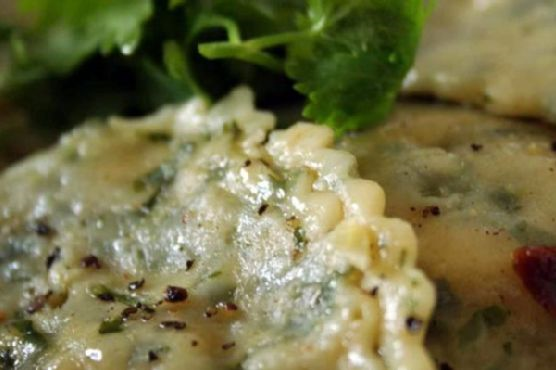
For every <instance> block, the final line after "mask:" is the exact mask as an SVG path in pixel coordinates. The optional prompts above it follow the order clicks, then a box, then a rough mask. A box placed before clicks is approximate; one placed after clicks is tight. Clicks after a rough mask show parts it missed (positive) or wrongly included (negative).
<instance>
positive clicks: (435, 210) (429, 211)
mask: <svg viewBox="0 0 556 370" xmlns="http://www.w3.org/2000/svg"><path fill="white" fill-rule="evenodd" d="M421 213H422V216H423V218H427V217H428V216H429V215H433V216H440V207H438V206H427V207H425V208H423V211H422V212H421Z"/></svg>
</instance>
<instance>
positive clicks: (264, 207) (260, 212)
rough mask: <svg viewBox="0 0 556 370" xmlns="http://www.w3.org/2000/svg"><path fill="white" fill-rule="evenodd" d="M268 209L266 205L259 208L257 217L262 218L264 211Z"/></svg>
mask: <svg viewBox="0 0 556 370" xmlns="http://www.w3.org/2000/svg"><path fill="white" fill-rule="evenodd" d="M267 209H268V204H263V205H261V206H260V207H259V211H258V214H259V216H262V214H263V213H265V211H266V210H267Z"/></svg>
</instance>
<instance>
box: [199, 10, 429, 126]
mask: <svg viewBox="0 0 556 370" xmlns="http://www.w3.org/2000/svg"><path fill="white" fill-rule="evenodd" d="M264 3H266V2H263V4H264ZM303 3H305V9H304V10H300V7H299V6H297V7H291V8H290V18H291V19H297V23H296V25H291V24H289V23H288V22H285V25H287V26H289V28H288V27H285V28H281V29H280V32H274V33H268V34H255V35H253V36H255V37H251V38H245V35H240V33H239V32H238V33H237V37H233V38H232V37H230V35H229V32H228V39H227V40H226V41H215V42H208V43H201V44H200V45H199V52H200V54H201V55H203V56H204V57H206V58H208V59H226V58H232V59H239V60H242V61H246V62H249V63H253V64H257V65H260V66H263V67H266V68H268V69H271V70H273V71H282V72H285V73H286V75H287V76H288V77H290V78H291V79H293V80H294V87H295V88H296V89H297V90H298V91H299V92H301V93H302V94H304V95H305V96H306V97H307V99H308V101H307V104H306V106H305V109H304V115H305V116H306V117H308V118H311V119H313V120H316V121H317V122H318V123H324V124H327V125H329V126H331V127H333V128H334V129H335V130H336V132H337V133H342V132H344V131H347V130H353V129H358V128H362V127H365V126H367V125H370V124H373V123H376V122H378V121H380V120H382V119H383V118H385V116H386V114H387V113H388V112H389V111H390V108H391V106H392V104H393V102H394V100H395V98H396V94H397V91H398V90H399V88H400V85H401V81H402V79H403V78H404V76H405V74H406V73H407V71H408V70H409V68H410V66H411V64H412V63H413V59H414V56H415V52H416V48H417V45H418V42H419V38H420V34H421V30H422V26H423V22H424V20H425V18H426V15H427V12H428V7H427V6H426V5H425V3H424V2H423V0H374V1H371V0H349V1H346V0H307V1H305V2H303ZM298 5H299V4H298ZM213 10H214V9H213ZM216 10H218V9H216ZM240 25H241V24H240ZM242 31H243V29H242ZM242 36H243V37H244V38H243V39H242ZM277 48H282V49H285V58H282V59H280V57H279V56H276V53H275V50H276V49H277ZM278 54H279V53H278Z"/></svg>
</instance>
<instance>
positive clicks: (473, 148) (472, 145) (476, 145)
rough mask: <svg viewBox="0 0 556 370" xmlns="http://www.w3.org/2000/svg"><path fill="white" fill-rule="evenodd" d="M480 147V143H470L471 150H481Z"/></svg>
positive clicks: (481, 147)
mask: <svg viewBox="0 0 556 370" xmlns="http://www.w3.org/2000/svg"><path fill="white" fill-rule="evenodd" d="M482 149H483V146H482V145H481V144H476V143H473V144H471V150H472V151H474V152H478V151H481V150H482Z"/></svg>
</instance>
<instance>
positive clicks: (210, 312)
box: [203, 307, 218, 319]
mask: <svg viewBox="0 0 556 370" xmlns="http://www.w3.org/2000/svg"><path fill="white" fill-rule="evenodd" d="M217 313H218V310H217V309H216V308H214V307H208V308H207V309H206V310H205V313H204V314H203V315H204V316H205V317H206V318H207V319H210V318H211V317H213V316H214V315H216V314H217Z"/></svg>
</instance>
